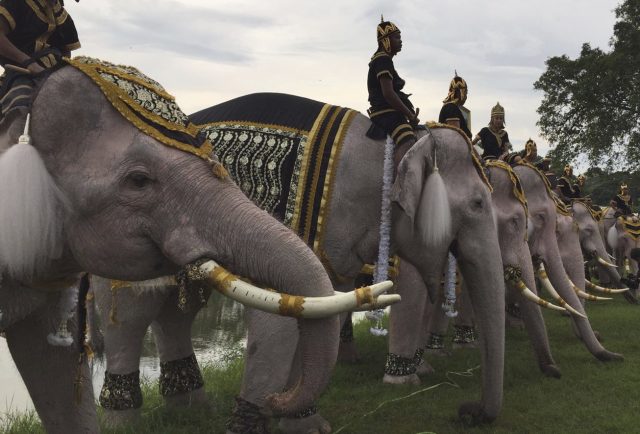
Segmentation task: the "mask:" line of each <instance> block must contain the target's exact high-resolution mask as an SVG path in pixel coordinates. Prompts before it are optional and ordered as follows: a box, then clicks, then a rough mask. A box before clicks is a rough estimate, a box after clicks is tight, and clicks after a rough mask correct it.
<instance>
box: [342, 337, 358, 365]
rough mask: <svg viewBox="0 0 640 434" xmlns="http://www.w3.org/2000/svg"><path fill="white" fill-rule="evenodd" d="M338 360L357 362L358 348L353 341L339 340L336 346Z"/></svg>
mask: <svg viewBox="0 0 640 434" xmlns="http://www.w3.org/2000/svg"><path fill="white" fill-rule="evenodd" d="M338 361H339V362H344V363H358V362H359V361H360V356H359V355H358V348H357V347H356V343H355V342H354V341H347V342H342V341H341V342H340V346H338Z"/></svg>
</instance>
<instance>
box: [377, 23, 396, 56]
mask: <svg viewBox="0 0 640 434" xmlns="http://www.w3.org/2000/svg"><path fill="white" fill-rule="evenodd" d="M399 32H400V29H399V28H398V26H396V25H395V24H393V23H392V22H391V21H385V20H384V17H383V16H382V15H380V24H378V27H377V28H376V34H377V36H378V42H380V43H382V48H383V49H384V51H385V52H386V53H389V52H390V51H391V41H390V40H389V36H391V35H392V34H394V33H399Z"/></svg>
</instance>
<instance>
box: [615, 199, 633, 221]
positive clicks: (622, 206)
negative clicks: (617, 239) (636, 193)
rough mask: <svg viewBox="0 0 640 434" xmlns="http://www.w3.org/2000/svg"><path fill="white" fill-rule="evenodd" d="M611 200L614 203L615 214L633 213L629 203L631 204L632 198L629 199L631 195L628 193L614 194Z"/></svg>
mask: <svg viewBox="0 0 640 434" xmlns="http://www.w3.org/2000/svg"><path fill="white" fill-rule="evenodd" d="M613 201H614V202H615V204H616V208H617V210H616V212H615V216H616V217H618V216H621V215H631V214H633V210H632V209H631V205H632V200H631V196H629V195H628V194H625V195H623V194H622V193H619V194H616V195H615V197H614V198H613Z"/></svg>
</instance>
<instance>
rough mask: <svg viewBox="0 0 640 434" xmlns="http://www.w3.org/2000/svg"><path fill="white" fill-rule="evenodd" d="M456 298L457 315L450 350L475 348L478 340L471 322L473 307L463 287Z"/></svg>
mask: <svg viewBox="0 0 640 434" xmlns="http://www.w3.org/2000/svg"><path fill="white" fill-rule="evenodd" d="M462 288H463V289H462V291H461V292H460V295H459V297H458V315H457V316H456V317H455V319H454V320H453V322H454V324H453V329H454V334H453V340H452V342H453V344H452V348H455V349H458V348H477V347H478V339H477V335H476V328H475V325H474V320H473V307H472V306H471V300H470V299H469V291H467V290H466V288H465V287H464V285H463V286H462Z"/></svg>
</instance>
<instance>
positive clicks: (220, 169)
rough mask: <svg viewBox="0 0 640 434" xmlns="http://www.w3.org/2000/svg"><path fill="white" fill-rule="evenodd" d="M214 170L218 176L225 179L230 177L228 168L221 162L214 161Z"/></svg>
mask: <svg viewBox="0 0 640 434" xmlns="http://www.w3.org/2000/svg"><path fill="white" fill-rule="evenodd" d="M212 170H213V174H214V176H215V177H216V178H219V179H225V178H228V177H229V172H227V169H225V168H224V166H223V165H222V164H221V163H217V162H216V163H213V167H212Z"/></svg>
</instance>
